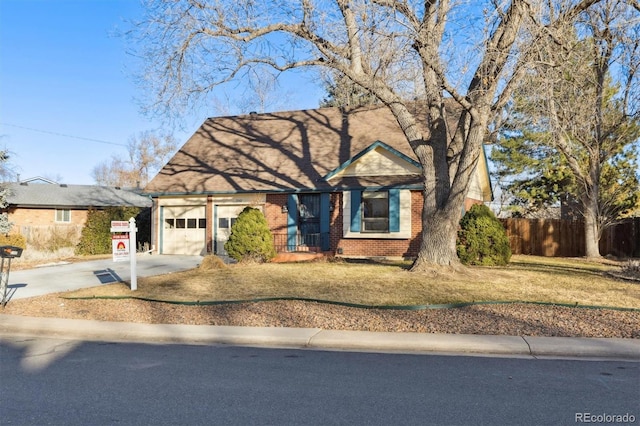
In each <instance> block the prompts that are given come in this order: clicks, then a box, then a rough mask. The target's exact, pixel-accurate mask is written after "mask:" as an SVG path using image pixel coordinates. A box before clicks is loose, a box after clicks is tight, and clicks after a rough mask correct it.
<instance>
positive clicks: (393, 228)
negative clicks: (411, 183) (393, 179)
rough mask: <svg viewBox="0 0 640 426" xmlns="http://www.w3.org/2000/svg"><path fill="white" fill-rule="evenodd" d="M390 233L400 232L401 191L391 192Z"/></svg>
mask: <svg viewBox="0 0 640 426" xmlns="http://www.w3.org/2000/svg"><path fill="white" fill-rule="evenodd" d="M389 232H400V190H399V189H390V190H389Z"/></svg>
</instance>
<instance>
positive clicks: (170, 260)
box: [0, 254, 202, 300]
mask: <svg viewBox="0 0 640 426" xmlns="http://www.w3.org/2000/svg"><path fill="white" fill-rule="evenodd" d="M201 261H202V256H181V255H148V254H139V255H138V256H137V259H136V263H137V272H138V273H137V276H138V277H139V278H140V277H150V276H153V275H162V274H168V273H170V272H178V271H185V270H188V269H193V268H195V267H197V266H198V265H199V264H200V262H201ZM130 269H131V267H130V264H129V262H113V260H111V259H101V260H92V261H88V262H77V263H68V264H61V265H55V266H45V267H40V268H33V269H26V270H21V271H12V272H11V273H10V274H9V285H8V295H9V296H8V300H11V299H24V298H26V297H33V296H42V295H43V294H49V293H58V292H61V291H68V290H77V289H80V288H86V287H95V286H98V285H101V284H109V283H114V282H118V281H129V280H130V279H131V270H130ZM1 297H2V295H0V298H1Z"/></svg>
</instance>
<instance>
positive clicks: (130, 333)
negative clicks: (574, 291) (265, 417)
mask: <svg viewBox="0 0 640 426" xmlns="http://www.w3.org/2000/svg"><path fill="white" fill-rule="evenodd" d="M2 335H40V336H48V337H56V338H69V339H77V340H90V341H116V342H140V343H181V344H229V345H239V346H262V347H286V348H309V349H322V350H347V351H349V350H352V351H366V352H399V353H438V354H458V355H492V356H495V355H497V356H519V357H531V358H580V359H623V360H629V361H640V339H596V338H572V337H529V336H482V335H462V334H423V333H373V332H363V331H335V330H323V329H319V328H259V327H228V326H206V325H170V324H138V323H121V322H102V321H90V320H70V319H59V318H35V317H22V316H16V315H3V314H0V337H1V336H2Z"/></svg>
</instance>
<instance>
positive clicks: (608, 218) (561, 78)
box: [508, 0, 640, 257]
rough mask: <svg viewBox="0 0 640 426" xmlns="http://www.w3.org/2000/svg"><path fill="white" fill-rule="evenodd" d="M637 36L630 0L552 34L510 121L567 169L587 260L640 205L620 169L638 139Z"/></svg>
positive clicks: (597, 9) (639, 14) (599, 8)
mask: <svg viewBox="0 0 640 426" xmlns="http://www.w3.org/2000/svg"><path fill="white" fill-rule="evenodd" d="M639 35H640V10H636V9H634V8H633V7H632V6H631V5H630V3H629V2H628V1H625V0H605V1H602V2H600V3H599V4H598V5H596V6H594V7H592V8H591V9H590V10H589V11H588V12H587V13H585V14H583V15H582V16H581V18H580V19H579V20H578V22H577V23H576V25H575V27H567V28H556V29H553V30H550V31H549V33H548V37H546V38H542V39H541V40H540V43H539V44H538V58H537V59H538V60H537V61H535V62H532V63H531V66H530V67H529V71H528V75H527V77H526V78H524V79H523V80H522V82H521V84H520V85H519V86H518V88H517V90H516V91H515V93H516V95H517V96H516V97H515V101H514V102H513V104H512V107H513V108H511V109H510V113H509V114H508V115H509V116H510V120H511V121H512V123H511V124H509V126H508V127H514V123H518V124H516V127H519V129H514V130H523V129H527V130H528V131H529V133H532V134H534V135H535V134H537V135H538V136H539V137H536V138H535V143H534V145H537V146H541V147H547V149H548V150H551V151H555V152H559V153H560V155H561V156H562V157H563V161H562V162H563V163H564V164H566V165H567V166H568V172H569V174H570V177H571V179H570V180H571V182H573V185H574V186H575V187H576V189H575V196H576V197H577V198H578V201H579V203H578V207H579V209H580V212H581V213H582V216H583V217H584V219H585V241H586V245H585V248H586V256H587V257H599V256H600V251H599V241H600V237H601V234H602V231H603V229H604V228H606V227H607V226H609V225H611V224H612V223H613V222H614V221H615V220H616V219H617V218H618V217H619V215H620V213H622V211H621V209H624V208H625V207H627V206H628V202H626V200H627V199H628V200H630V201H631V202H632V201H633V200H634V199H635V194H633V193H632V192H633V191H634V190H635V189H636V188H635V185H637V180H636V179H633V178H635V176H633V173H632V175H631V176H630V177H631V179H626V180H625V179H623V176H624V174H623V173H622V170H621V167H622V166H621V165H622V164H623V162H624V161H625V160H626V158H627V157H628V158H632V157H633V156H632V155H629V154H632V153H631V152H630V151H628V150H632V149H634V145H635V146H637V144H638V142H637V141H638V137H640V104H639V102H640V75H638V73H637V71H638V68H639V66H640V38H639ZM629 167H632V164H630V165H629ZM612 168H616V169H618V170H611V169H612ZM612 179H613V180H614V181H613V182H611V180H612ZM627 182H629V183H630V184H631V185H633V187H629V186H628V184H627V186H625V185H624V184H625V183H627Z"/></svg>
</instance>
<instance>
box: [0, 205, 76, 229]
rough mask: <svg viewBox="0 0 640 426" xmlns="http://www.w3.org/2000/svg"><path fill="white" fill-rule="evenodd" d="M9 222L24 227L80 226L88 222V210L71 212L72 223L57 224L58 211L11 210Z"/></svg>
mask: <svg viewBox="0 0 640 426" xmlns="http://www.w3.org/2000/svg"><path fill="white" fill-rule="evenodd" d="M8 212H9V222H13V223H14V229H20V227H22V226H49V225H80V226H84V224H85V223H86V221H87V213H88V211H87V210H71V222H56V209H35V208H10V209H9V211H8Z"/></svg>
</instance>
